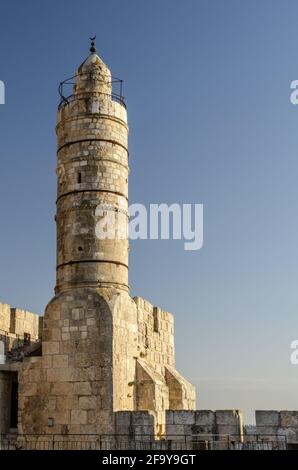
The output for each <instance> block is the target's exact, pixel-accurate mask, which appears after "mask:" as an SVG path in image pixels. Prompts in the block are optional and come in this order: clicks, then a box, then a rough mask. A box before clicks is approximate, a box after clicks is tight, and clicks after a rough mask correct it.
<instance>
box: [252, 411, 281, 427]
mask: <svg viewBox="0 0 298 470" xmlns="http://www.w3.org/2000/svg"><path fill="white" fill-rule="evenodd" d="M256 425H257V426H279V412H278V411H275V410H257V411H256Z"/></svg>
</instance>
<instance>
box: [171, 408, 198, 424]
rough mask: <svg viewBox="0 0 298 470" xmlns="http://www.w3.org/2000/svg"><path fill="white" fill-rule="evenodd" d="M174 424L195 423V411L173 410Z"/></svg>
mask: <svg viewBox="0 0 298 470" xmlns="http://www.w3.org/2000/svg"><path fill="white" fill-rule="evenodd" d="M173 415H174V424H195V412H194V411H192V410H177V411H176V410H175V411H173Z"/></svg>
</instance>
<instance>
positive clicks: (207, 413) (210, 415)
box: [195, 410, 216, 426]
mask: <svg viewBox="0 0 298 470" xmlns="http://www.w3.org/2000/svg"><path fill="white" fill-rule="evenodd" d="M215 419H216V416H215V412H214V411H212V410H197V411H195V424H197V425H199V426H214V425H215Z"/></svg>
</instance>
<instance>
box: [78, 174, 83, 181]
mask: <svg viewBox="0 0 298 470" xmlns="http://www.w3.org/2000/svg"><path fill="white" fill-rule="evenodd" d="M81 182H82V173H81V172H80V173H78V184H80V183H81Z"/></svg>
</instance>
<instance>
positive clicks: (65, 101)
mask: <svg viewBox="0 0 298 470" xmlns="http://www.w3.org/2000/svg"><path fill="white" fill-rule="evenodd" d="M97 95H100V96H106V97H110V98H111V99H112V101H116V102H117V103H119V104H121V105H122V106H123V107H124V108H126V104H125V101H124V96H121V95H117V94H116V93H100V92H97V93H96V96H97ZM75 99H77V100H78V101H79V100H86V99H88V98H76V97H75V95H74V94H72V95H69V96H66V97H65V96H62V97H61V101H60V103H59V105H58V109H61V108H63V106H66V105H67V104H69V103H71V102H72V101H74V100H75Z"/></svg>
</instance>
